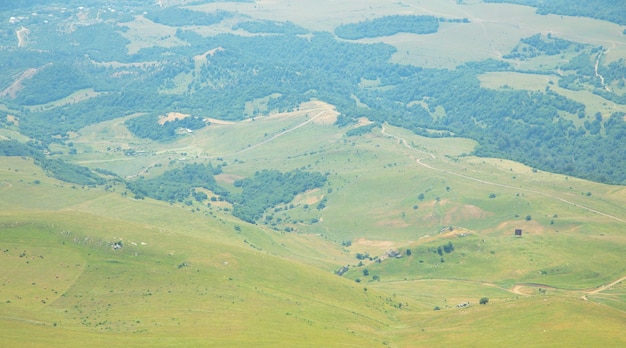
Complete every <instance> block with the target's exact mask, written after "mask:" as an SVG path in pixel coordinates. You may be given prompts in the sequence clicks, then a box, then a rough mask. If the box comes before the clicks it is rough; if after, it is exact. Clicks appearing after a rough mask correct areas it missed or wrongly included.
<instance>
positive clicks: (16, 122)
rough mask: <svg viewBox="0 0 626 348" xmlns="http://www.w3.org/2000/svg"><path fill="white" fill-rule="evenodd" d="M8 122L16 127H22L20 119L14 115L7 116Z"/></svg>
mask: <svg viewBox="0 0 626 348" xmlns="http://www.w3.org/2000/svg"><path fill="white" fill-rule="evenodd" d="M7 122H9V123H13V124H14V125H16V126H19V125H20V119H19V118H17V116H13V115H7Z"/></svg>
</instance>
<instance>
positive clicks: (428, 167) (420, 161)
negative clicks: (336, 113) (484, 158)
mask: <svg viewBox="0 0 626 348" xmlns="http://www.w3.org/2000/svg"><path fill="white" fill-rule="evenodd" d="M381 132H382V134H383V135H386V136H389V137H392V138H394V139H397V140H399V141H400V143H401V144H403V145H404V146H405V147H407V148H408V149H410V150H412V151H417V152H420V153H424V154H427V155H429V156H430V158H432V159H435V158H436V157H435V155H433V154H432V153H428V152H426V151H423V150H419V149H416V148H414V147H412V146H411V145H409V144H408V143H407V141H406V140H405V139H403V138H401V137H398V136H396V135H392V134H389V133H387V132H386V131H385V126H384V125H383V126H382V130H381ZM423 160H424V158H417V159H415V161H416V162H417V164H419V165H421V166H422V167H424V168H427V169H429V170H432V171H436V172H440V173H445V174H449V175H454V176H457V177H459V178H463V179H466V180H470V181H474V182H478V183H481V184H485V185H490V186H497V187H502V188H508V189H512V190H517V191H524V192H529V193H534V194H537V195H541V196H544V197H547V198H551V199H555V200H558V201H560V202H563V203H566V204H569V205H571V206H574V207H577V208H580V209H583V210H586V211H588V212H592V213H595V214H598V215H602V216H605V217H608V218H610V219H613V220H616V221H619V222H623V223H626V220H624V219H622V218H620V217H617V216H614V215H611V214H608V213H605V212H602V211H599V210H596V209H593V208H589V207H587V206H584V205H582V204H579V203H576V202H572V201H569V200H567V199H565V198H561V197H558V196H554V195H551V194H549V193H545V192H541V191H537V190H533V189H528V188H523V187H517V186H512V185H506V184H500V183H495V182H491V181H487V180H483V179H478V178H475V177H472V176H469V175H465V174H459V173H455V172H451V171H449V170H445V169H439V168H435V167H433V166H431V165H429V164H426V163H424V162H422V161H423Z"/></svg>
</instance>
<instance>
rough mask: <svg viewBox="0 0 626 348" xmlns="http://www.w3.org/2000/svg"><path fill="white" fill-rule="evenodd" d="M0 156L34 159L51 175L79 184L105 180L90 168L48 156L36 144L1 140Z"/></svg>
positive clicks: (95, 183)
mask: <svg viewBox="0 0 626 348" xmlns="http://www.w3.org/2000/svg"><path fill="white" fill-rule="evenodd" d="M0 156H22V157H30V158H33V159H34V162H35V164H36V165H37V166H39V167H40V168H41V169H43V170H44V171H45V172H46V173H47V174H48V175H49V176H51V177H53V178H56V179H59V180H61V181H65V182H70V183H74V184H79V185H99V184H104V182H105V180H104V179H103V178H102V177H100V176H99V175H97V174H96V173H94V172H92V171H91V170H89V169H88V168H85V167H82V166H79V165H76V164H72V163H67V162H65V161H63V160H61V159H50V158H47V157H46V156H45V155H44V154H43V151H42V150H41V149H38V148H37V147H36V146H35V145H34V144H23V143H20V142H18V141H16V140H3V141H0Z"/></svg>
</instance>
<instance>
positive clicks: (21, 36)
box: [15, 27, 30, 47]
mask: <svg viewBox="0 0 626 348" xmlns="http://www.w3.org/2000/svg"><path fill="white" fill-rule="evenodd" d="M15 34H16V35H17V47H26V43H27V42H28V35H30V30H29V29H27V28H25V27H21V28H20V29H18V30H16V31H15Z"/></svg>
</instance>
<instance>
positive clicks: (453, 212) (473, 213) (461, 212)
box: [442, 204, 491, 225]
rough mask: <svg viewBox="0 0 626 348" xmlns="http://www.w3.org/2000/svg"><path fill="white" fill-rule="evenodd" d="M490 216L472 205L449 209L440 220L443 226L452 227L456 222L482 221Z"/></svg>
mask: <svg viewBox="0 0 626 348" xmlns="http://www.w3.org/2000/svg"><path fill="white" fill-rule="evenodd" d="M489 215H491V214H490V213H488V212H486V211H484V210H482V209H480V208H479V207H477V206H474V205H469V204H466V205H463V206H460V207H455V208H452V209H450V210H449V211H448V212H447V213H446V214H445V216H444V217H443V219H442V224H443V225H452V224H454V223H455V222H458V221H464V220H476V219H482V218H485V217H487V216H489Z"/></svg>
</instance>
